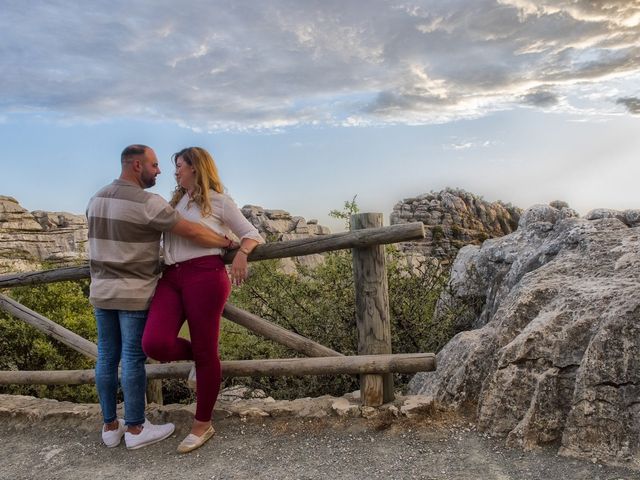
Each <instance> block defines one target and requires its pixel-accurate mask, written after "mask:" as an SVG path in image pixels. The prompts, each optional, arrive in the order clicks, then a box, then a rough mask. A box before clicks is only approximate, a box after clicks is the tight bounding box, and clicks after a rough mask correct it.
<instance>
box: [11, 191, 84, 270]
mask: <svg viewBox="0 0 640 480" xmlns="http://www.w3.org/2000/svg"><path fill="white" fill-rule="evenodd" d="M86 244H87V222H86V219H85V218H84V216H82V215H74V214H72V213H68V212H45V211H42V210H37V211H35V212H31V213H30V212H29V211H28V210H26V209H25V208H23V207H21V206H20V204H19V203H18V201H17V200H16V199H15V198H12V197H7V196H4V195H0V271H5V272H6V271H25V270H32V269H34V268H37V266H39V265H40V264H41V263H42V262H47V263H51V264H53V265H64V264H71V263H74V262H78V261H83V260H85V259H86Z"/></svg>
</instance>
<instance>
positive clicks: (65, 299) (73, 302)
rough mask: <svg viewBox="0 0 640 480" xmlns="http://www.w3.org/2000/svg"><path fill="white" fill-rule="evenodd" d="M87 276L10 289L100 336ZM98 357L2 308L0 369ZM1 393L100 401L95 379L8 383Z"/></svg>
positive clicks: (83, 363)
mask: <svg viewBox="0 0 640 480" xmlns="http://www.w3.org/2000/svg"><path fill="white" fill-rule="evenodd" d="M87 285H88V281H87V280H83V281H79V282H60V283H50V284H45V285H38V286H31V287H19V288H14V289H12V290H11V291H10V292H9V293H8V295H9V296H10V297H12V298H13V299H14V300H16V301H17V302H19V303H21V304H23V305H24V306H26V307H28V308H30V309H31V310H34V311H35V312H37V313H39V314H40V315H42V316H44V317H46V318H49V319H50V320H53V321H54V322H56V323H57V324H59V325H61V326H63V327H65V328H67V329H69V330H71V331H73V332H75V333H77V334H78V335H80V336H82V337H84V338H86V339H88V340H90V341H92V342H95V341H96V337H97V332H96V324H95V320H94V317H93V309H92V307H91V305H90V304H89V300H88V298H87V296H86V294H85V291H86V288H87ZM94 366H95V362H94V361H93V360H91V359H89V358H87V357H85V356H84V355H82V354H80V353H78V352H76V351H75V350H73V349H71V348H69V347H67V346H65V345H64V344H62V343H60V342H58V341H56V340H54V339H53V338H51V337H49V336H46V335H45V334H43V333H40V332H39V331H38V330H36V329H35V328H34V327H32V326H30V325H28V324H27V323H25V322H23V321H22V320H19V319H17V318H14V317H13V316H11V315H10V314H8V313H6V312H4V311H0V370H76V369H78V370H80V369H88V368H94ZM0 393H11V394H20V395H33V396H37V397H46V398H54V399H59V400H70V401H78V402H95V401H97V395H96V391H95V386H94V385H79V386H76V385H4V386H0Z"/></svg>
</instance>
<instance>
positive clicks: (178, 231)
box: [170, 218, 229, 248]
mask: <svg viewBox="0 0 640 480" xmlns="http://www.w3.org/2000/svg"><path fill="white" fill-rule="evenodd" d="M170 232H171V233H173V234H175V235H180V236H181V237H184V238H187V239H189V240H191V241H192V242H193V243H196V244H198V245H200V246H201V247H208V248H212V247H221V248H225V247H226V246H227V245H228V244H229V240H228V239H227V238H225V237H224V236H223V235H220V234H217V233H216V232H214V231H213V230H211V229H210V228H207V227H205V226H204V225H201V224H200V223H194V222H190V221H188V220H185V219H184V218H181V219H180V220H178V223H176V225H175V226H174V227H173V228H172V229H171V230H170Z"/></svg>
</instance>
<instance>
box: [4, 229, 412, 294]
mask: <svg viewBox="0 0 640 480" xmlns="http://www.w3.org/2000/svg"><path fill="white" fill-rule="evenodd" d="M417 238H424V224H422V223H421V222H414V223H405V224H402V225H392V226H390V227H382V228H372V229H367V230H360V231H355V232H342V233H334V234H330V235H318V236H317V237H312V238H303V239H298V240H286V241H282V242H273V243H267V244H263V245H258V246H257V247H256V248H255V249H254V250H253V251H252V252H251V255H249V261H250V262H255V261H257V260H270V259H275V258H286V257H301V256H304V255H311V254H313V253H323V252H331V251H335V250H342V249H346V248H358V247H368V246H371V245H384V244H389V243H397V242H404V241H406V240H415V239H417ZM235 255H236V250H231V251H230V252H228V253H227V254H226V255H225V256H224V262H225V263H227V264H228V263H231V262H232V261H233V258H234V257H235ZM84 278H89V266H88V265H83V266H79V267H65V268H58V269H55V270H48V271H38V272H23V273H10V274H3V275H0V288H10V287H19V286H25V285H37V284H41V283H52V282H63V281H67V280H82V279H84Z"/></svg>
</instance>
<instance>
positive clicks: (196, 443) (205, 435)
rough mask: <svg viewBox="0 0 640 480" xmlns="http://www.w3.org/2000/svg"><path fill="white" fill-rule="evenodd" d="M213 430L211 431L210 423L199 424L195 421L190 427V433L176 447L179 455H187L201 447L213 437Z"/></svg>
mask: <svg viewBox="0 0 640 480" xmlns="http://www.w3.org/2000/svg"><path fill="white" fill-rule="evenodd" d="M214 433H215V430H214V429H213V425H211V422H200V421H198V420H195V421H194V422H193V425H192V427H191V433H190V434H189V435H187V436H186V437H185V439H184V440H182V442H180V445H178V452H179V453H189V452H191V451H193V450H195V449H196V448H199V447H201V446H202V445H204V444H205V443H206V441H207V440H209V439H210V438H211V437H213V434H214Z"/></svg>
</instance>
